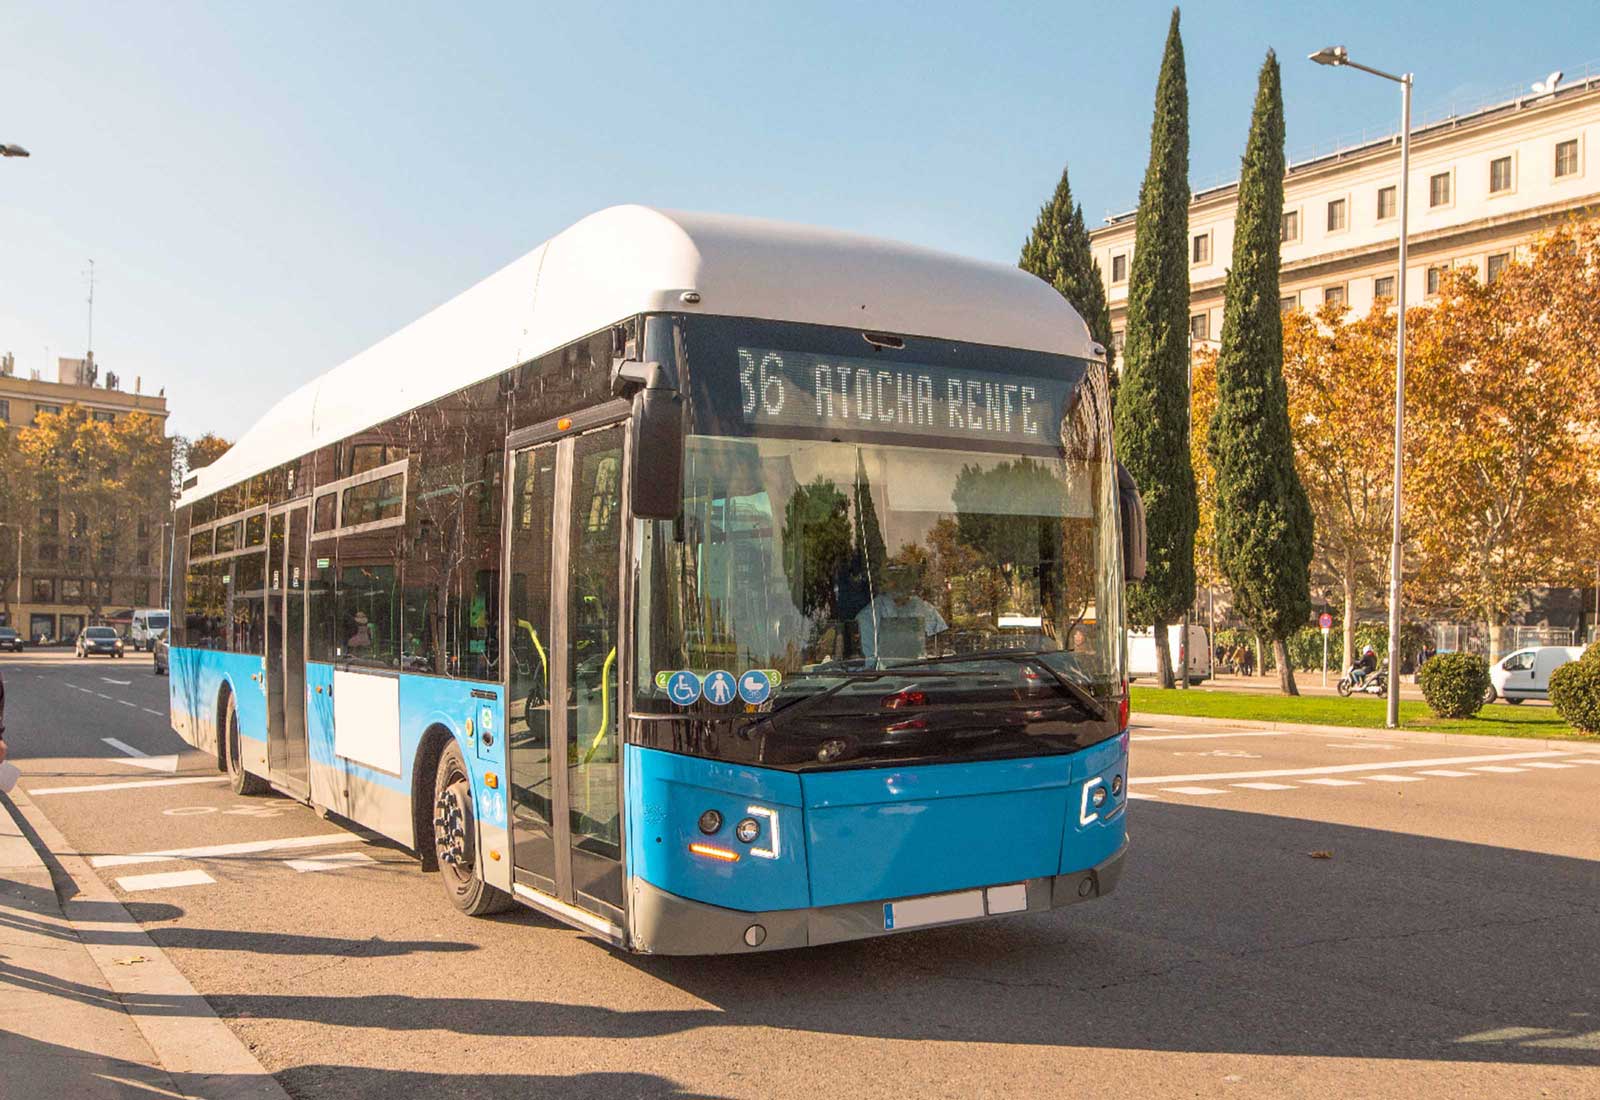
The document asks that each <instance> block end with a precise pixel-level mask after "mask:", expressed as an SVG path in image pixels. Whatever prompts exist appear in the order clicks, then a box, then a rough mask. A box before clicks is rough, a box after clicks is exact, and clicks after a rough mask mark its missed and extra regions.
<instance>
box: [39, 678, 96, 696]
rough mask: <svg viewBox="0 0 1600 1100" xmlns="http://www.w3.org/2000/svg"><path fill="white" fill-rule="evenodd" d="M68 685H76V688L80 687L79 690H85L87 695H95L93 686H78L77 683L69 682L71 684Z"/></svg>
mask: <svg viewBox="0 0 1600 1100" xmlns="http://www.w3.org/2000/svg"><path fill="white" fill-rule="evenodd" d="M41 678H42V677H41ZM68 686H69V687H75V688H78V690H79V691H81V692H83V693H84V694H85V695H93V694H94V689H93V688H86V687H78V685H77V684H69V685H68Z"/></svg>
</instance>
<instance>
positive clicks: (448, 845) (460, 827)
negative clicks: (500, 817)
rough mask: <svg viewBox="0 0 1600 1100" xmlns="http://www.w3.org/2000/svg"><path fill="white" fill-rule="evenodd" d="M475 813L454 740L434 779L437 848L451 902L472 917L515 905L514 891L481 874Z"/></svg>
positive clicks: (469, 785) (434, 827) (436, 856)
mask: <svg viewBox="0 0 1600 1100" xmlns="http://www.w3.org/2000/svg"><path fill="white" fill-rule="evenodd" d="M477 831H478V830H477V827H476V822H475V820H474V818H473V814H472V780H471V779H469V778H468V777H467V766H466V764H465V763H464V762H463V761H462V759H461V748H460V746H458V745H457V744H456V743H455V742H454V741H451V742H450V743H449V744H447V745H445V747H444V752H442V753H441V754H440V755H439V768H438V771H437V772H435V774H434V781H433V851H434V857H435V858H436V859H437V860H438V862H439V877H440V878H441V879H443V880H444V892H445V894H446V895H448V896H449V898H450V904H452V905H454V906H455V907H456V908H457V909H459V910H461V911H462V912H463V913H465V914H467V916H469V917H481V916H485V915H487V914H489V913H499V912H502V911H504V910H506V909H509V908H511V906H512V904H513V903H512V900H511V895H509V894H507V893H506V892H505V891H504V890H499V889H496V888H495V887H493V886H490V885H489V884H488V883H487V882H484V881H483V879H482V878H480V877H479V875H478V852H477V848H478V837H477Z"/></svg>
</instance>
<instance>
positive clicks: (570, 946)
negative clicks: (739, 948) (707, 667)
mask: <svg viewBox="0 0 1600 1100" xmlns="http://www.w3.org/2000/svg"><path fill="white" fill-rule="evenodd" d="M0 667H3V669H4V671H5V675H6V685H7V689H8V696H7V700H8V714H7V718H8V722H9V725H10V730H9V732H8V740H9V741H10V744H11V748H12V753H13V756H12V759H13V760H14V761H15V762H16V763H17V764H18V765H19V766H20V767H21V768H22V770H23V772H24V776H23V780H22V786H23V788H24V789H25V790H26V791H27V792H28V793H29V798H30V799H31V800H32V801H33V803H34V804H35V805H36V806H37V807H38V808H40V809H41V810H42V811H43V812H44V813H45V814H47V815H48V817H49V819H50V821H51V822H53V823H54V824H55V826H56V827H57V828H58V829H60V830H61V832H62V833H63V834H65V836H66V837H67V839H68V841H69V842H70V843H71V844H72V845H73V846H74V847H75V848H76V849H77V850H78V851H79V852H81V853H83V854H85V855H86V856H88V857H89V858H91V859H98V860H99V866H98V868H97V873H98V874H100V875H101V876H102V877H103V878H104V879H105V880H106V881H107V883H109V884H111V885H112V886H114V887H115V889H116V890H117V892H118V894H119V896H120V897H121V898H122V900H123V902H124V904H125V905H126V906H127V907H128V908H129V910H130V911H131V912H132V913H133V914H134V915H135V916H136V917H137V918H138V919H139V920H140V921H141V922H143V924H144V925H145V927H146V928H147V930H148V931H149V932H150V934H151V936H152V937H153V938H154V939H155V941H156V942H157V943H159V944H160V945H161V946H162V947H163V948H164V949H165V950H166V951H167V952H168V954H169V955H170V956H171V958H172V959H173V961H174V962H175V963H176V964H177V965H178V967H179V968H180V969H181V970H182V971H183V972H184V974H185V975H186V976H187V977H188V979H189V980H190V982H192V983H193V985H194V986H195V988H196V989H198V990H199V991H200V992H201V993H202V994H204V995H205V996H206V998H207V999H208V1000H209V1001H210V1002H211V1004H212V1005H213V1007H214V1008H215V1010H216V1011H217V1013H218V1014H219V1015H221V1016H222V1017H223V1018H224V1019H226V1020H227V1021H228V1023H229V1024H230V1026H232V1027H233V1028H234V1029H235V1030H236V1031H237V1032H238V1034H239V1035H240V1036H241V1037H242V1038H243V1039H244V1040H245V1041H246V1042H247V1043H248V1044H249V1045H250V1047H251V1048H252V1049H253V1050H254V1052H255V1054H256V1055H257V1057H258V1058H260V1060H261V1061H262V1063H263V1064H264V1065H265V1066H266V1067H267V1068H268V1069H269V1070H271V1071H272V1072H273V1073H275V1074H276V1075H277V1076H278V1079H279V1080H280V1082H281V1083H282V1084H283V1086H284V1087H285V1088H286V1089H287V1090H288V1091H289V1092H290V1093H291V1094H293V1095H295V1096H301V1097H367V1098H374V1100H379V1098H381V1100H396V1098H398V1097H407V1096H413V1095H416V1096H428V1097H435V1096H451V1097H454V1096H460V1097H471V1098H474V1100H496V1098H501V1097H506V1098H509V1097H518V1098H521V1097H530V1096H542V1095H551V1096H556V1095H559V1096H563V1097H568V1096H571V1097H588V1096H594V1097H607V1098H611V1097H626V1096H727V1097H785V1096H801V1097H806V1098H808V1100H814V1098H817V1097H835V1096H873V1097H876V1096H884V1097H897V1098H903V1097H912V1096H915V1097H922V1096H952V1097H954V1096H961V1097H975V1096H976V1097H984V1096H1042V1095H1050V1096H1065V1095H1084V1096H1100V1095H1106V1096H1111V1095H1116V1096H1127V1095H1139V1096H1252V1097H1255V1096H1270V1097H1282V1096H1314V1097H1322V1096H1326V1097H1348V1096H1408V1097H1416V1096H1436V1095H1450V1096H1452V1097H1471V1096H1507V1095H1514V1096H1518V1097H1522V1096H1541V1095H1542V1096H1551V1097H1583V1096H1597V1097H1600V935H1597V930H1600V862H1597V861H1600V817H1597V815H1596V811H1595V808H1596V806H1600V753H1589V752H1584V751H1581V750H1578V749H1574V748H1571V747H1568V746H1559V745H1558V746H1550V745H1548V744H1545V743H1533V742H1530V743H1527V744H1517V745H1512V746H1509V747H1508V746H1506V745H1505V744H1503V743H1501V742H1479V741H1475V740H1473V739H1470V738H1460V737H1458V738H1453V739H1438V738H1436V739H1432V740H1421V739H1398V738H1397V739H1391V740H1381V739H1377V738H1372V737H1350V738H1339V737H1330V736H1327V735H1322V734H1317V735H1300V734H1282V733H1272V734H1262V733H1258V732H1255V731H1249V732H1245V731H1235V732H1226V731H1224V732H1223V734H1222V735H1221V736H1218V731H1217V730H1216V729H1212V730H1198V729H1196V728H1195V727H1182V728H1179V727H1177V726H1172V727H1171V728H1154V727H1151V728H1144V727H1139V728H1136V730H1135V734H1134V737H1135V740H1134V750H1133V751H1134V769H1133V770H1134V776H1135V779H1134V783H1133V786H1132V787H1131V793H1133V794H1135V795H1136V796H1138V797H1137V798H1136V800H1135V801H1134V802H1133V803H1132V805H1131V806H1130V815H1131V816H1130V831H1131V834H1132V841H1133V847H1132V851H1131V854H1130V857H1129V863H1128V869H1127V873H1126V875H1125V877H1124V879H1123V882H1122V885H1121V888H1120V889H1119V890H1118V892H1117V893H1115V894H1114V895H1112V896H1111V897H1109V898H1107V899H1104V900H1102V901H1099V902H1097V903H1093V904H1090V905H1085V906H1080V907H1077V908H1074V909H1070V910H1066V911H1062V912H1058V913H1054V914H1049V915H1044V916H1037V917H1024V918H1017V919H1012V920H1009V921H1001V922H996V923H987V924H978V925H969V926H963V927H956V928H949V929H941V930H929V931H922V932H913V933H908V934H903V935H900V936H895V937H889V938H884V939H878V940H872V941H867V942H862V943H854V944H842V945H836V946H833V947H826V948H818V949H812V950H809V951H804V952H791V953H775V954H769V955H758V956H750V957H741V958H731V957H729V958H708V959H665V958H649V957H637V956H626V955H622V954H619V953H617V952H614V951H612V950H610V949H608V948H605V947H603V946H601V945H600V944H598V943H596V942H594V941H593V940H590V939H588V938H586V937H584V936H583V935H581V934H580V933H578V932H576V931H573V930H570V929H568V928H565V927H563V926H558V925H555V924H553V923H551V922H549V921H547V920H545V919H544V918H542V917H540V916H538V915H536V914H534V913H532V912H527V911H524V912H518V913H515V914H510V915H507V916H502V917H496V918H492V919H487V920H470V919H467V918H464V917H461V916H459V915H457V914H456V913H455V912H454V911H453V910H451V909H450V908H449V906H448V904H447V903H446V901H445V900H444V898H443V896H442V894H441V891H440V887H439V884H438V882H437V879H436V877H435V876H430V875H423V874H421V873H420V872H419V871H418V870H417V868H416V864H415V862H414V861H413V860H412V859H411V858H410V856H409V855H407V854H406V853H404V852H401V851H399V850H396V849H395V848H393V847H392V846H389V845H387V844H386V843H372V842H369V841H368V840H365V839H363V838H362V837H361V836H360V835H358V834H356V833H354V832H352V831H350V830H348V829H345V828H342V827H340V826H339V825H338V824H336V823H334V822H331V821H324V820H321V819H319V818H318V817H317V816H316V815H315V814H314V813H312V811H311V810H309V809H308V808H305V807H302V806H300V805H298V804H296V803H294V802H291V801H289V800H287V799H283V798H278V797H267V798H250V799H245V798H237V797H235V796H233V795H232V794H231V793H230V791H229V790H228V787H227V786H226V784H225V783H224V782H222V780H221V779H220V777H218V776H217V773H216V770H215V766H214V762H212V761H210V760H207V759H205V758H204V757H203V756H201V754H199V753H195V752H192V751H189V750H187V749H186V748H185V746H183V744H182V743H181V742H180V741H179V739H178V738H177V736H176V735H174V734H173V733H171V732H170V730H169V729H168V727H167V724H166V720H165V717H164V704H165V691H166V680H165V679H164V678H159V677H155V676H152V675H151V670H150V666H149V663H148V658H147V657H142V656H136V655H131V654H130V655H129V657H128V658H126V659H124V660H121V661H108V660H100V661H87V662H86V661H75V660H73V659H72V658H71V657H70V656H63V655H55V654H42V653H27V654H24V655H22V656H21V657H16V658H13V657H10V656H7V657H3V658H0ZM106 738H112V739H114V740H116V741H118V742H121V743H122V745H123V746H126V747H127V748H129V749H132V750H134V751H135V752H141V753H144V754H147V755H146V756H144V757H137V758H136V757H132V756H131V755H130V754H129V753H128V752H127V751H125V749H123V748H119V747H117V746H115V745H112V744H110V743H108V742H107V741H106V740H105V739H106ZM1529 754H1534V755H1529ZM168 755H171V756H173V757H174V759H172V760H167V759H164V757H166V756H168ZM130 760H142V761H143V763H142V764H141V763H130ZM169 768H170V770H168V769H169ZM1496 769H1499V770H1496ZM170 780H193V782H183V783H168V782H166V781H170ZM1332 780H1337V781H1338V782H1337V783H1334V782H1330V781H1332ZM151 781H155V782H159V783H162V784H163V785H159V786H137V787H135V786H126V785H125V784H129V783H133V782H151ZM103 784H116V785H117V786H115V787H114V788H113V789H107V790H100V791H91V790H87V789H86V788H89V787H93V786H99V785H103ZM63 788H85V789H84V790H79V791H76V792H74V791H73V790H70V789H63ZM290 841H292V842H294V843H295V844H296V845H299V846H298V847H292V846H289V845H287V844H286V842H290ZM219 846H227V847H222V848H220V850H219ZM178 849H181V850H183V852H184V854H181V855H177V856H168V857H165V858H159V859H156V858H141V859H138V860H134V859H116V858H111V859H108V858H106V857H128V856H138V855H141V854H149V853H157V852H164V851H169V850H178ZM196 849H212V851H210V852H209V853H208V852H205V851H196ZM1322 855H1326V857H1327V858H1320V857H1321V856H1322ZM151 875H159V876H164V877H162V878H159V879H151V878H148V877H145V876H151ZM0 932H3V929H0ZM0 978H3V968H0ZM141 1011H154V1012H159V1011H163V1006H161V1005H159V1004H150V1005H143V1006H141Z"/></svg>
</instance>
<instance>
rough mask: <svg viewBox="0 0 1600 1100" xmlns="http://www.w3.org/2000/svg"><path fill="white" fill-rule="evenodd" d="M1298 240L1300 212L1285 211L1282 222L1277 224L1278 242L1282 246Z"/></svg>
mask: <svg viewBox="0 0 1600 1100" xmlns="http://www.w3.org/2000/svg"><path fill="white" fill-rule="evenodd" d="M1299 239H1300V211H1298V210H1285V211H1284V212H1283V220H1282V221H1281V222H1279V223H1278V240H1279V241H1280V242H1282V243H1283V244H1293V243H1294V242H1295V241H1298V240H1299Z"/></svg>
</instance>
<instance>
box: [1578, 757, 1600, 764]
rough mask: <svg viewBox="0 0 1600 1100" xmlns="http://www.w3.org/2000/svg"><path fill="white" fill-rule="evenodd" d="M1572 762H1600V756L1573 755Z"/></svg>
mask: <svg viewBox="0 0 1600 1100" xmlns="http://www.w3.org/2000/svg"><path fill="white" fill-rule="evenodd" d="M1572 762H1573V763H1574V764H1600V756H1585V757H1583V758H1582V759H1579V758H1578V757H1573V758H1572Z"/></svg>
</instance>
